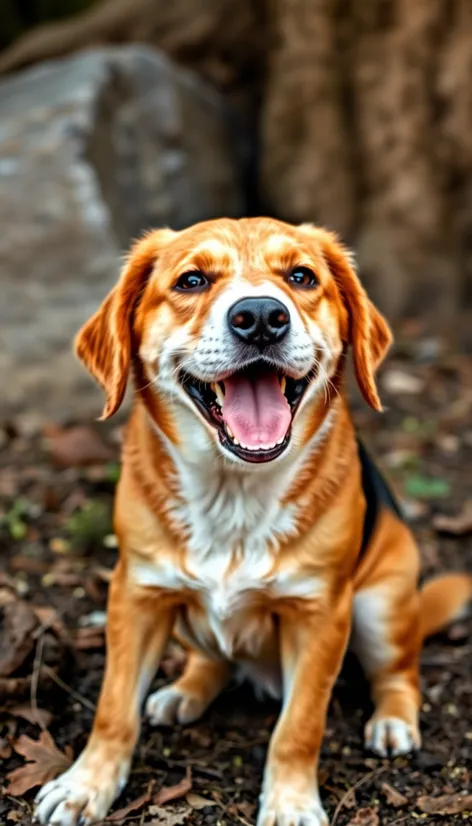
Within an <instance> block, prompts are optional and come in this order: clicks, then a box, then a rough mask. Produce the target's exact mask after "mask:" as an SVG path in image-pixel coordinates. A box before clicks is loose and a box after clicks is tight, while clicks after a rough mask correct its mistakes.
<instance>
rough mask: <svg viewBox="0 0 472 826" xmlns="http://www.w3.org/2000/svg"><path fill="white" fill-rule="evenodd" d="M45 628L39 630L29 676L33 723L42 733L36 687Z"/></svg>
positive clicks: (42, 723)
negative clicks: (34, 722) (31, 671)
mask: <svg viewBox="0 0 472 826" xmlns="http://www.w3.org/2000/svg"><path fill="white" fill-rule="evenodd" d="M46 631H47V627H42V628H41V629H40V635H39V637H38V641H37V643H36V651H35V653H34V663H33V673H32V675H31V688H30V702H31V709H32V711H33V714H34V717H35V721H36V723H37V725H38V726H39V727H40V729H42V731H46V725H45V723H44V721H43V720H42V719H41V717H40V714H39V710H38V685H39V675H40V672H41V664H42V660H43V651H44V640H45V635H46Z"/></svg>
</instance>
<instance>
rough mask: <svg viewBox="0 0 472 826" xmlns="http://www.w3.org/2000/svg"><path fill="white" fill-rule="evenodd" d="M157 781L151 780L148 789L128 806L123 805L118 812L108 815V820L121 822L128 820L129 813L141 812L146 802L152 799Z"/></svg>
mask: <svg viewBox="0 0 472 826" xmlns="http://www.w3.org/2000/svg"><path fill="white" fill-rule="evenodd" d="M154 786H155V781H154V780H151V782H150V783H149V785H148V787H147V789H146V791H145V792H144V793H143V794H141V795H140V796H139V797H136V798H135V800H132V801H131V803H128V805H127V806H123V807H122V808H121V809H117V810H116V812H113V814H111V815H108V817H107V821H110V822H111V823H116V822H120V821H123V820H126V818H127V817H128V815H130V814H132V812H139V811H140V810H141V809H142V808H143V806H145V805H146V803H149V802H150V800H151V799H152V793H153V790H154Z"/></svg>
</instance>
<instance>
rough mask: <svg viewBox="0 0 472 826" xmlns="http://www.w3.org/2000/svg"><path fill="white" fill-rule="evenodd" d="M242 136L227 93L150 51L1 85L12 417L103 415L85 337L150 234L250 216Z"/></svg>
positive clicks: (106, 54)
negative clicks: (136, 240) (84, 358)
mask: <svg viewBox="0 0 472 826" xmlns="http://www.w3.org/2000/svg"><path fill="white" fill-rule="evenodd" d="M230 122H231V121H230ZM233 143H234V138H233V137H232V136H231V134H230V128H229V122H228V113H227V111H226V110H225V107H224V105H223V103H222V100H221V98H220V96H219V94H218V93H217V92H216V91H214V90H213V89H212V88H209V87H208V86H207V85H205V84H204V83H203V82H202V81H201V80H200V79H199V78H197V77H196V76H194V75H193V74H191V73H189V72H188V71H185V70H182V69H181V68H178V67H177V66H176V65H174V64H173V63H172V62H171V61H170V60H169V59H168V58H167V57H165V56H163V55H162V54H160V53H157V52H156V51H154V50H150V49H147V48H145V47H117V48H110V49H101V50H93V51H87V52H84V53H82V54H80V55H78V56H75V57H73V58H69V59H65V60H58V61H54V62H51V63H48V64H45V65H43V66H42V67H40V68H35V69H32V70H30V71H27V72H24V73H21V74H19V75H17V76H13V77H11V78H9V79H7V80H5V81H3V82H2V83H0V288H1V297H0V377H1V391H0V393H1V396H0V416H5V415H9V414H10V413H15V412H18V411H22V412H24V411H25V410H31V411H34V414H35V415H36V416H38V415H40V416H41V415H44V416H48V417H50V416H51V417H54V418H57V417H61V418H63V417H70V416H77V415H79V416H80V415H89V414H90V413H93V412H96V413H98V412H99V401H98V398H99V397H98V393H97V391H95V389H94V385H93V383H92V381H91V380H89V379H88V378H87V377H86V375H85V373H84V371H83V368H82V367H81V366H80V365H79V364H78V363H77V362H76V361H75V358H74V356H73V355H72V350H71V342H72V339H73V336H74V334H75V333H76V331H77V330H78V328H79V327H80V325H81V324H82V322H83V321H84V320H85V319H86V318H87V317H88V316H89V315H90V314H91V313H92V312H94V311H95V309H96V308H97V306H98V304H99V303H100V301H101V299H102V298H103V297H104V295H105V294H106V292H107V291H108V289H109V288H110V287H111V285H112V284H113V283H114V281H115V279H116V277H117V274H118V270H119V263H120V255H121V253H122V252H123V251H124V250H125V249H126V248H127V246H128V244H129V242H130V240H131V239H132V238H133V237H136V236H137V235H139V234H140V233H141V232H142V231H143V229H146V228H149V227H151V226H159V225H169V226H172V227H174V228H181V227H183V226H186V225H188V224H190V223H193V222H194V221H198V220H203V219H206V218H211V217H216V216H218V215H232V216H237V215H240V214H241V213H242V212H243V209H244V204H243V197H242V194H241V187H240V180H241V174H240V169H239V162H238V160H237V159H238V151H237V148H235V146H234V145H233Z"/></svg>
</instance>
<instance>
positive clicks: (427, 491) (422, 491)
mask: <svg viewBox="0 0 472 826" xmlns="http://www.w3.org/2000/svg"><path fill="white" fill-rule="evenodd" d="M403 490H404V493H405V496H409V497H411V498H412V499H443V498H444V497H445V496H449V495H450V493H451V486H450V484H449V482H448V481H447V479H439V478H432V477H427V476H421V474H419V473H418V474H414V475H412V476H409V477H408V479H406V481H405V482H404V485H403Z"/></svg>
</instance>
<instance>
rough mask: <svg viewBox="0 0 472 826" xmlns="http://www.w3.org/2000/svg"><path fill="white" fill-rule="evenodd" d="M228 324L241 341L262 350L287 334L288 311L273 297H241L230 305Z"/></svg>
mask: <svg viewBox="0 0 472 826" xmlns="http://www.w3.org/2000/svg"><path fill="white" fill-rule="evenodd" d="M228 324H229V328H230V330H231V332H232V333H233V334H234V335H235V336H237V337H238V338H240V339H241V341H244V342H245V343H246V344H254V345H255V346H256V347H259V349H261V350H262V349H263V348H264V347H267V346H268V345H269V344H275V342H277V341H281V340H282V339H283V338H284V337H285V336H286V335H287V333H288V331H289V329H290V313H289V311H288V309H287V307H286V306H285V304H282V302H281V301H277V300H276V299H275V298H266V297H264V296H261V297H260V298H259V297H258V298H242V299H241V300H240V301H236V304H233V306H232V307H230V309H229V312H228Z"/></svg>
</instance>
